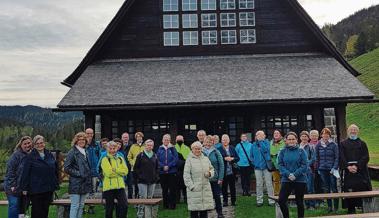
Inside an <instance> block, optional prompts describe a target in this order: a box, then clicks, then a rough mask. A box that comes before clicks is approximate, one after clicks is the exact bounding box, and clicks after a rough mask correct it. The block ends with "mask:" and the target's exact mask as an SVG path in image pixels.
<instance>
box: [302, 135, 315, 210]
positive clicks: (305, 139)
mask: <svg viewBox="0 0 379 218" xmlns="http://www.w3.org/2000/svg"><path fill="white" fill-rule="evenodd" d="M300 148H302V149H304V151H305V153H306V155H307V194H314V182H313V181H314V176H313V166H314V163H315V161H316V155H315V151H314V149H313V148H312V147H311V146H310V145H309V133H308V132H307V131H302V132H301V133H300ZM305 205H306V206H307V209H309V210H314V209H315V201H313V200H309V201H306V202H305Z"/></svg>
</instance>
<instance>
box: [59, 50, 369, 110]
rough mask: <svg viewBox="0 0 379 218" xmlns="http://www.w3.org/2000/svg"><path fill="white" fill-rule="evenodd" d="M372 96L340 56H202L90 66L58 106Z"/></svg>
mask: <svg viewBox="0 0 379 218" xmlns="http://www.w3.org/2000/svg"><path fill="white" fill-rule="evenodd" d="M373 97H374V94H373V93H372V92H370V91H369V90H368V89H367V88H366V87H365V86H364V85H362V84H361V83H360V82H359V81H358V80H357V79H356V78H355V77H354V76H353V75H352V74H351V73H350V72H349V71H348V70H347V69H346V68H345V67H343V66H342V65H341V64H340V63H339V62H338V61H337V60H336V59H335V58H333V57H328V56H325V55H322V54H282V55H239V56H235V55H234V56H217V57H216V56H211V57H210V56H207V57H202V56H199V57H180V58H179V57H178V58H151V59H128V60H115V61H112V60H109V61H103V62H99V63H96V64H93V65H90V66H88V67H87V69H86V70H85V71H84V72H83V74H82V75H81V77H80V78H79V79H78V80H77V81H76V83H75V84H74V86H73V87H72V88H71V90H70V91H69V92H68V93H67V95H66V96H65V97H64V98H63V99H62V101H61V102H60V103H59V104H58V108H60V109H90V108H104V107H109V106H112V107H121V108H126V109H127V108H135V107H155V106H159V107H173V106H183V105H196V104H202V105H207V104H215V103H216V104H217V103H248V104H262V103H275V102H277V103H279V102H286V103H291V102H292V103H299V102H327V101H334V102H335V101H343V102H351V101H354V100H357V99H358V100H359V99H360V100H362V99H372V98H373Z"/></svg>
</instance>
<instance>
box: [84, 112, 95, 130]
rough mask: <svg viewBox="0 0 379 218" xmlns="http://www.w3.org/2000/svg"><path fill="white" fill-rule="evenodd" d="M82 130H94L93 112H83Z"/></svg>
mask: <svg viewBox="0 0 379 218" xmlns="http://www.w3.org/2000/svg"><path fill="white" fill-rule="evenodd" d="M84 116H85V118H84V129H87V128H91V129H95V113H94V112H93V111H84Z"/></svg>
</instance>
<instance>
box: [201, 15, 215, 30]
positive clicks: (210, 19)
mask: <svg viewBox="0 0 379 218" xmlns="http://www.w3.org/2000/svg"><path fill="white" fill-rule="evenodd" d="M216 26H217V15H216V13H212V14H201V27H216Z"/></svg>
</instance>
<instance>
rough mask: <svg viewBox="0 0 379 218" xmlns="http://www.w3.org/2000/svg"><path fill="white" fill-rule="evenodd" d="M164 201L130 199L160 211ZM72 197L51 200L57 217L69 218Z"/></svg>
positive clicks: (94, 202) (101, 202) (99, 202)
mask: <svg viewBox="0 0 379 218" xmlns="http://www.w3.org/2000/svg"><path fill="white" fill-rule="evenodd" d="M161 201H162V198H152V199H128V204H129V205H141V204H142V205H150V206H153V210H155V211H157V212H158V205H159V203H160V202H161ZM70 204H71V200H70V199H57V200H54V201H53V202H51V205H56V206H57V218H68V217H69V213H70ZM85 204H86V205H93V206H94V205H105V201H104V200H103V199H86V200H85ZM0 205H8V201H6V200H3V201H0Z"/></svg>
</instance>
